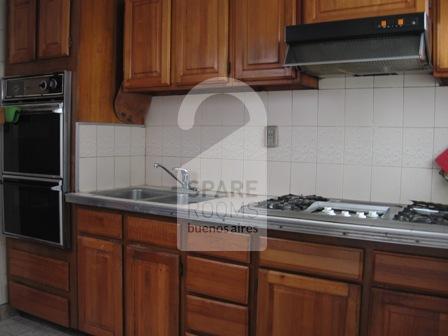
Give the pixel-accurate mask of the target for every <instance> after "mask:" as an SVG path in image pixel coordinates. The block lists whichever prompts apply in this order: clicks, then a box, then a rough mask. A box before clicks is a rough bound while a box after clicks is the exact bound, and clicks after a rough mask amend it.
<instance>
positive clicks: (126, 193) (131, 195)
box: [93, 188, 176, 201]
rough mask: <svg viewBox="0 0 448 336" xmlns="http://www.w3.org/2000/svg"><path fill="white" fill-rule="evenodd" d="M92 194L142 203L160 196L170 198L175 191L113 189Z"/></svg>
mask: <svg viewBox="0 0 448 336" xmlns="http://www.w3.org/2000/svg"><path fill="white" fill-rule="evenodd" d="M93 194H95V195H100V196H106V197H113V198H122V199H128V200H132V201H142V200H147V199H150V198H154V197H161V196H170V195H174V196H176V193H175V191H171V190H159V189H150V188H125V189H114V190H105V191H98V192H94V193H93Z"/></svg>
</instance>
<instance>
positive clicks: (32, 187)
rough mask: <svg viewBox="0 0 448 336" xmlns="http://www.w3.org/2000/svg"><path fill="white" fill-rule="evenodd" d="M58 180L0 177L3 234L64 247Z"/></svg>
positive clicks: (61, 198) (59, 182) (59, 181)
mask: <svg viewBox="0 0 448 336" xmlns="http://www.w3.org/2000/svg"><path fill="white" fill-rule="evenodd" d="M64 208H65V206H64V201H63V191H62V181H61V180H49V179H48V180H47V179H34V178H25V177H17V176H14V177H12V176H11V177H6V176H3V228H4V230H3V232H4V233H5V234H6V235H7V236H13V237H21V238H27V239H33V240H37V241H41V242H44V243H48V244H52V245H58V246H65V245H66V244H65V242H66V237H65V235H64V232H65V228H64V222H65V213H64V212H65V211H64Z"/></svg>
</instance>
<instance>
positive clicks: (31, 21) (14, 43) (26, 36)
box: [8, 0, 37, 64]
mask: <svg viewBox="0 0 448 336" xmlns="http://www.w3.org/2000/svg"><path fill="white" fill-rule="evenodd" d="M36 9H37V3H36V0H10V1H9V3H8V36H9V38H8V41H9V46H8V50H9V56H8V61H9V63H11V64H14V63H24V62H30V61H33V60H34V59H35V57H36V28H37V27H36V22H37V17H36V16H37V15H36Z"/></svg>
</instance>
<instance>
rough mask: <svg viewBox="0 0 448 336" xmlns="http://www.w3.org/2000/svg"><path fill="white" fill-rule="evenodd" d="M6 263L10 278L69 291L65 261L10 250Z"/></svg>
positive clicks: (67, 267) (67, 266)
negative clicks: (13, 277)
mask: <svg viewBox="0 0 448 336" xmlns="http://www.w3.org/2000/svg"><path fill="white" fill-rule="evenodd" d="M8 263H9V264H8V269H9V274H10V275H11V276H15V277H19V278H22V279H25V280H29V281H32V282H34V283H36V284H39V285H43V286H49V287H53V288H56V289H61V290H64V291H66V292H68V291H69V290H70V282H69V278H70V277H69V264H68V263H67V262H65V261H62V260H55V259H50V258H47V257H43V256H39V255H36V254H31V253H29V252H25V251H20V250H16V249H12V248H10V249H8Z"/></svg>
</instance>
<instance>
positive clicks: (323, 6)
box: [303, 0, 426, 23]
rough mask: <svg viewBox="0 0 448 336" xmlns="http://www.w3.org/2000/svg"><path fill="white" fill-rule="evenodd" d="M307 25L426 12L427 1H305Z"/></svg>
mask: <svg viewBox="0 0 448 336" xmlns="http://www.w3.org/2000/svg"><path fill="white" fill-rule="evenodd" d="M303 6H304V19H305V23H313V22H322V21H334V20H345V19H352V18H360V17H370V16H382V15H394V14H405V13H415V12H424V11H425V8H426V5H425V0H304V1H303Z"/></svg>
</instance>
